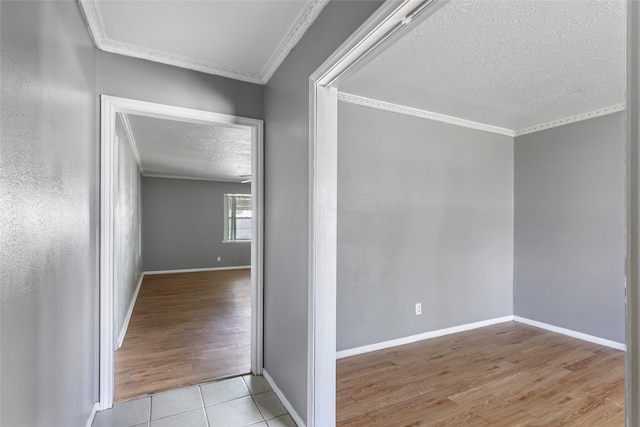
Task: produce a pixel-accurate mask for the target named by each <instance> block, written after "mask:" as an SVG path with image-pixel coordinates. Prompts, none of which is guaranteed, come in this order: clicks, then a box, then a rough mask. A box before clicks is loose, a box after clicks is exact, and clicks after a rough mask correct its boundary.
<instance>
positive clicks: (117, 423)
mask: <svg viewBox="0 0 640 427" xmlns="http://www.w3.org/2000/svg"><path fill="white" fill-rule="evenodd" d="M185 426H189V427H209V426H216V427H217V426H224V427H243V426H254V427H296V424H295V423H294V421H293V420H292V419H291V417H290V416H289V414H288V413H287V410H286V409H285V408H284V406H282V403H281V402H280V400H279V399H278V397H277V396H276V394H275V393H274V392H273V391H272V390H271V387H270V386H269V384H268V383H267V381H266V380H265V379H264V378H263V377H257V376H253V375H246V376H244V377H236V378H230V379H227V380H223V381H218V382H212V383H207V384H201V385H200V386H195V387H188V388H182V389H177V390H171V391H167V392H164V393H159V394H154V395H153V396H147V397H141V398H138V399H134V400H130V401H127V402H121V403H116V404H115V405H114V407H113V409H109V410H106V411H102V412H99V413H98V414H97V415H96V418H95V421H94V422H93V427H185Z"/></svg>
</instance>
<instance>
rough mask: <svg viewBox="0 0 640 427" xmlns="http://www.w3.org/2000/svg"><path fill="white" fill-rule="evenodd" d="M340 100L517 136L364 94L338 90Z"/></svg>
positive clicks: (493, 127)
mask: <svg viewBox="0 0 640 427" xmlns="http://www.w3.org/2000/svg"><path fill="white" fill-rule="evenodd" d="M338 100H339V101H343V102H346V103H349V104H355V105H360V106H363V107H369V108H375V109H378V110H384V111H389V112H392V113H398V114H404V115H405V116H413V117H419V118H421V119H427V120H433V121H436V122H441V123H447V124H450V125H455V126H460V127H464V128H469V129H476V130H481V131H484V132H491V133H496V134H498V135H505V136H511V137H513V136H515V133H514V131H512V130H510V129H505V128H501V127H498V126H491V125H486V124H484V123H478V122H473V121H471V120H465V119H461V118H459V117H453V116H447V115H445V114H439V113H434V112H433V111H427V110H420V109H418V108H412V107H406V106H404V105H399V104H392V103H391V102H385V101H379V100H377V99H371V98H365V97H364V96H358V95H352V94H349V93H344V92H338Z"/></svg>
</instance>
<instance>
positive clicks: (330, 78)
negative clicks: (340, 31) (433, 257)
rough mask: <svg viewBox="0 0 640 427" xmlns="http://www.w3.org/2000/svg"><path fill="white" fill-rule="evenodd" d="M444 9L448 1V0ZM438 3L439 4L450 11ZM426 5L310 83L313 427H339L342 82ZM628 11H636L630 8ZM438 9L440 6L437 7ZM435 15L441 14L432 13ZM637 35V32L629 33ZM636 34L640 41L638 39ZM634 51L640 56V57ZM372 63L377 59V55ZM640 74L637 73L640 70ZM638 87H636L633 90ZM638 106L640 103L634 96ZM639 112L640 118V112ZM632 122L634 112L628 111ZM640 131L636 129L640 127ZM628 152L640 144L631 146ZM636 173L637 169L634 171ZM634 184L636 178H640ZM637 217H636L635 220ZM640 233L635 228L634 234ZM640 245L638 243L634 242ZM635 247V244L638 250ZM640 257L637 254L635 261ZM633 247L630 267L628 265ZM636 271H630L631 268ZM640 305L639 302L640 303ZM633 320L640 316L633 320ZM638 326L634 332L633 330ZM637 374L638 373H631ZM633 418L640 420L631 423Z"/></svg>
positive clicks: (384, 10)
mask: <svg viewBox="0 0 640 427" xmlns="http://www.w3.org/2000/svg"><path fill="white" fill-rule="evenodd" d="M444 1H446V0H444ZM444 1H439V2H438V3H439V4H440V3H444ZM424 3H425V2H424V1H423V0H403V1H397V0H387V1H385V3H384V4H383V5H382V6H381V7H380V8H378V10H376V12H374V14H373V15H371V17H369V19H367V21H365V22H364V23H363V24H362V25H361V26H360V28H359V29H358V30H357V31H356V32H355V33H353V34H352V35H351V37H349V39H347V40H346V41H345V42H344V43H343V44H342V46H340V48H338V50H336V51H335V52H334V53H333V54H332V55H331V56H330V57H329V58H328V59H327V60H326V61H325V62H324V63H323V64H322V65H321V66H320V67H319V68H318V69H317V70H316V71H315V72H314V73H313V74H312V75H311V77H310V79H309V80H310V81H309V102H310V105H309V107H310V108H309V144H310V149H309V193H310V195H309V204H310V206H309V212H310V218H309V283H308V286H309V306H308V310H309V319H308V322H309V335H308V336H309V342H308V365H307V366H308V371H307V427H332V426H335V423H336V402H335V399H336V365H335V362H336V260H337V259H336V258H337V162H338V159H337V153H338V150H337V149H338V140H337V122H338V101H337V89H336V85H337V83H338V80H339V79H340V78H341V77H342V76H344V75H345V74H346V73H348V72H349V71H350V69H351V68H355V67H357V66H358V65H360V62H362V63H364V62H366V58H363V55H364V56H365V57H366V56H367V53H368V52H370V51H371V48H372V47H374V46H376V45H377V44H378V43H380V42H381V41H383V40H384V39H385V38H386V36H387V35H388V33H389V32H390V31H391V30H392V29H393V28H397V26H399V25H400V24H401V23H408V22H407V20H406V17H407V15H408V14H410V13H411V12H412V11H414V10H415V9H416V8H417V7H420V6H421V5H422V4H424ZM629 3H633V2H632V1H629ZM436 6H437V5H436ZM433 10H435V7H434V8H433ZM632 21H633V25H634V26H636V27H637V26H638V25H640V22H638V17H637V16H635V17H634V18H630V19H629V23H630V24H631V22H632ZM629 34H631V32H630V33H629ZM634 34H636V35H637V34H638V33H637V32H636V33H634ZM639 45H640V43H638V42H637V41H636V40H633V43H632V42H628V43H627V49H629V50H630V52H631V49H634V48H635V49H638V47H639ZM635 54H636V53H635V51H634V55H635ZM371 56H374V55H371ZM635 72H636V74H635V75H637V73H638V70H635ZM633 87H636V86H635V85H634V86H633ZM627 91H628V93H627V99H628V100H630V99H632V94H631V85H628V86H627ZM635 99H636V103H637V95H635ZM633 111H636V113H637V111H638V108H637V106H636V107H635V108H634V110H633ZM627 114H629V108H628V109H627ZM635 120H636V125H637V119H635ZM628 144H629V145H630V146H634V147H637V146H638V141H637V138H636V139H635V140H631V139H629V142H628ZM630 168H631V169H637V168H638V165H637V164H634V163H632V164H631V166H630ZM634 176H636V177H637V176H638V175H637V174H636V175H634ZM629 197H630V200H635V203H627V215H628V218H637V217H638V215H639V214H640V212H638V203H637V198H638V194H637V192H636V193H632V194H631V195H630V196H629ZM634 215H635V216H634ZM636 231H637V228H636ZM632 240H634V241H636V240H638V239H637V238H636V239H632ZM634 244H635V243H634ZM637 250H638V249H637V248H636V249H635V250H634V253H636V254H637V252H635V251H637ZM630 256H631V252H630V246H628V250H627V260H629V259H630ZM627 265H631V263H629V262H628V263H627ZM637 289H638V276H637V275H634V274H631V275H629V274H628V277H627V291H628V295H629V294H631V295H636V294H637ZM636 299H637V297H636ZM636 310H638V307H637V306H635V305H633V304H629V305H628V306H627V312H628V315H627V331H631V330H633V331H638V329H639V328H638V325H637V323H638V322H639V320H638V316H637V315H636V314H637V313H636ZM630 314H634V316H631V315H630ZM632 323H633V328H632ZM627 337H628V341H627V359H626V363H627V372H628V374H627V376H628V377H629V373H631V372H634V373H635V374H634V375H633V377H632V378H627V381H626V387H627V399H626V410H627V426H628V427H640V420H638V416H637V414H638V406H640V403H639V398H640V396H638V387H632V382H633V381H635V380H638V378H637V376H638V375H637V373H638V370H639V369H640V368H638V367H636V366H635V365H637V364H638V358H639V356H640V354H638V353H639V352H640V351H639V349H638V341H640V337H638V336H637V335H635V334H628V335H627ZM631 366H634V367H635V369H633V370H631V368H630V367H631ZM631 414H636V416H635V418H633V419H632V416H631Z"/></svg>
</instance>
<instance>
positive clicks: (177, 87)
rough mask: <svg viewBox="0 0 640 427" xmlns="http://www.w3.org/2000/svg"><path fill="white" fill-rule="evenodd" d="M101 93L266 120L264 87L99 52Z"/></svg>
mask: <svg viewBox="0 0 640 427" xmlns="http://www.w3.org/2000/svg"><path fill="white" fill-rule="evenodd" d="M97 54H98V93H99V94H106V95H113V96H121V97H124V98H132V99H137V100H142V101H150V102H157V103H160V104H168V105H173V106H178V107H185V108H195V109H198V110H205V111H213V112H215V113H222V114H235V115H237V116H242V117H249V118H255V119H262V118H263V117H264V113H263V111H264V110H263V107H264V103H263V92H264V86H261V85H257V84H253V83H246V82H241V81H239V80H233V79H228V78H226V77H220V76H213V75H210V74H205V73H200V72H198V71H192V70H187V69H183V68H177V67H173V66H171V65H166V64H160V63H157V62H151V61H146V60H144V59H138V58H131V57H128V56H122V55H116V54H112V53H107V52H102V51H98V53H97Z"/></svg>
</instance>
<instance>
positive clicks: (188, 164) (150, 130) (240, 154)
mask: <svg viewBox="0 0 640 427" xmlns="http://www.w3.org/2000/svg"><path fill="white" fill-rule="evenodd" d="M126 119H127V120H128V122H129V126H130V129H131V133H132V134H133V139H134V141H135V147H136V149H137V152H138V154H139V157H140V169H141V172H142V174H143V175H145V176H165V177H175V178H191V179H206V180H212V181H229V182H242V181H245V180H247V179H248V177H250V176H251V130H249V129H245V128H238V127H231V126H228V125H221V124H200V123H189V122H183V121H176V120H168V119H158V118H152V117H145V116H138V115H133V114H127V115H126Z"/></svg>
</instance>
